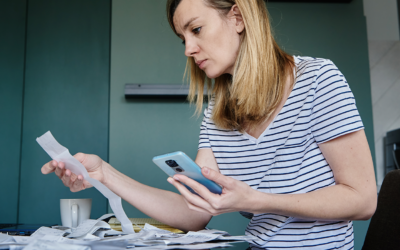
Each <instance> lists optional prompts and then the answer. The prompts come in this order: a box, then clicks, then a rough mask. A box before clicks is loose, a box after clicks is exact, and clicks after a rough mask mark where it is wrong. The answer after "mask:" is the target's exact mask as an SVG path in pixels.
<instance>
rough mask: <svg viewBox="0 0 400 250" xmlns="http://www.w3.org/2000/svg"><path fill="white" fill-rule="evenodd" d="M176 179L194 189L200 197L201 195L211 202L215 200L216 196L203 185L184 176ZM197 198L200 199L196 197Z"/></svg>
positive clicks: (178, 176) (177, 176) (175, 177)
mask: <svg viewBox="0 0 400 250" xmlns="http://www.w3.org/2000/svg"><path fill="white" fill-rule="evenodd" d="M174 179H176V180H178V181H180V182H182V183H183V184H185V185H187V186H189V187H190V188H192V189H193V190H194V191H195V192H196V193H197V194H198V195H200V196H201V197H202V198H203V199H204V200H206V201H208V202H210V201H211V200H212V199H213V198H215V196H216V194H214V193H211V192H210V190H208V188H206V187H205V186H204V185H201V184H200V183H198V182H197V181H195V180H193V179H191V178H189V177H187V176H184V175H175V176H174ZM196 197H198V196H197V195H196Z"/></svg>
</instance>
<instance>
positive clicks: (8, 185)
mask: <svg viewBox="0 0 400 250" xmlns="http://www.w3.org/2000/svg"><path fill="white" fill-rule="evenodd" d="M25 16H26V0H13V1H0V34H1V38H0V117H1V118H0V119H1V122H0V138H1V139H0V159H1V163H0V197H1V203H0V204H1V205H0V223H15V222H16V221H17V211H18V209H17V206H18V176H19V166H20V148H21V124H22V100H23V80H24V51H25Z"/></svg>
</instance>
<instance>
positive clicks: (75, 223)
mask: <svg viewBox="0 0 400 250" xmlns="http://www.w3.org/2000/svg"><path fill="white" fill-rule="evenodd" d="M78 210H79V207H78V204H73V205H72V207H71V212H72V216H71V217H72V228H76V227H77V226H78Z"/></svg>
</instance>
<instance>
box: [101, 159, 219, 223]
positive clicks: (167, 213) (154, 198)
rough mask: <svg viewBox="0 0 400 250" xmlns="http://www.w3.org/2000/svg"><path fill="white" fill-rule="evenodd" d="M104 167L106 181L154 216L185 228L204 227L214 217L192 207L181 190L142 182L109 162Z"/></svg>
mask: <svg viewBox="0 0 400 250" xmlns="http://www.w3.org/2000/svg"><path fill="white" fill-rule="evenodd" d="M104 169H105V170H104V172H105V173H104V174H105V176H106V178H105V180H104V184H105V185H106V186H107V187H108V188H110V189H111V190H112V191H113V192H114V193H116V194H117V195H119V196H121V198H122V199H124V200H126V201H127V202H129V203H130V204H132V205H133V206H134V207H136V208H137V209H139V210H140V211H142V212H143V213H145V214H147V215H148V216H150V217H151V218H154V219H156V220H158V221H161V222H163V223H165V224H167V225H170V226H172V227H176V228H179V229H181V230H184V231H190V230H192V231H193V230H200V229H203V228H204V227H205V226H206V225H207V223H208V222H209V220H210V219H211V216H210V215H208V214H205V213H200V212H196V211H192V210H190V209H189V208H188V206H187V204H186V203H185V201H184V199H183V198H182V196H181V195H179V194H176V193H174V192H170V191H166V190H161V189H158V188H153V187H150V186H147V185H144V184H142V183H139V182H137V181H135V180H133V179H131V178H129V177H128V176H126V175H124V174H122V173H120V172H119V171H117V170H116V169H114V168H113V167H111V166H110V165H108V166H107V167H105V168H104ZM182 218H184V219H182Z"/></svg>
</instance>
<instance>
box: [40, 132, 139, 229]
mask: <svg viewBox="0 0 400 250" xmlns="http://www.w3.org/2000/svg"><path fill="white" fill-rule="evenodd" d="M36 141H37V142H38V143H39V145H40V146H41V147H42V148H43V149H44V150H45V151H46V152H47V154H48V155H49V156H50V157H51V158H52V159H54V160H56V161H59V162H64V164H65V167H66V168H67V169H69V170H71V172H73V173H74V174H76V175H82V176H83V178H84V179H85V180H87V181H88V182H90V184H92V185H93V186H94V187H95V188H96V189H97V190H99V191H100V193H102V194H103V195H104V196H105V197H107V199H108V202H109V204H110V206H111V209H112V210H113V212H114V213H115V216H116V217H117V218H118V220H119V221H121V227H122V230H123V231H124V232H125V233H129V234H134V233H135V231H134V230H133V226H132V224H131V222H130V220H129V219H128V217H127V216H126V214H125V211H124V209H123V208H122V203H121V197H119V196H118V195H116V194H115V193H114V192H112V191H111V190H110V189H109V188H107V187H106V186H105V185H104V184H103V183H101V182H99V181H98V180H96V179H93V178H91V177H90V176H89V173H88V172H87V170H86V168H85V167H84V166H83V165H82V164H81V163H80V162H79V161H78V160H77V159H75V158H74V157H73V156H72V155H71V154H70V153H69V150H68V149H67V148H65V147H64V146H62V145H60V144H59V143H58V142H57V141H56V139H55V138H54V137H53V135H52V134H51V133H50V131H48V132H46V133H45V134H44V135H42V136H41V137H39V138H37V139H36Z"/></svg>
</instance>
